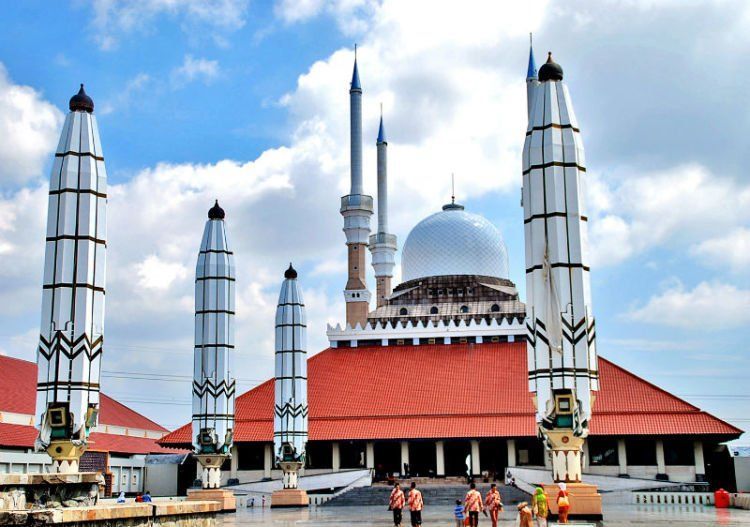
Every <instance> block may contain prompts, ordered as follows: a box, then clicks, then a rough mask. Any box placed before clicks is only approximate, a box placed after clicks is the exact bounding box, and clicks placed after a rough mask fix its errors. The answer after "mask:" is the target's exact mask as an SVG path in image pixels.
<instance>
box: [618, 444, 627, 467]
mask: <svg viewBox="0 0 750 527" xmlns="http://www.w3.org/2000/svg"><path fill="white" fill-rule="evenodd" d="M617 461H618V462H619V464H620V475H621V476H623V475H626V474H627V473H628V451H627V450H626V449H625V439H618V440H617Z"/></svg>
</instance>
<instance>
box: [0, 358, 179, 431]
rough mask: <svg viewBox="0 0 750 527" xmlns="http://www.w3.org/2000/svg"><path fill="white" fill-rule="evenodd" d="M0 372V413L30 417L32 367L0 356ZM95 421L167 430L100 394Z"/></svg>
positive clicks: (33, 381)
mask: <svg viewBox="0 0 750 527" xmlns="http://www.w3.org/2000/svg"><path fill="white" fill-rule="evenodd" d="M0 371H2V372H3V374H2V376H0V412H13V413H17V414H28V415H33V414H34V413H35V406H36V364H35V363H33V362H29V361H26V360H21V359H15V358H13V357H7V356H4V355H0ZM99 422H100V423H101V424H104V425H112V426H122V427H125V428H139V429H141V430H154V431H158V432H168V431H169V430H167V429H166V428H164V427H163V426H161V425H160V424H158V423H155V422H154V421H152V420H151V419H149V418H148V417H145V416H143V415H141V414H139V413H138V412H136V411H135V410H131V409H130V408H128V407H127V406H125V405H124V404H121V403H118V402H117V401H115V400H114V399H112V398H111V397H109V396H107V395H105V394H101V410H100V412H99Z"/></svg>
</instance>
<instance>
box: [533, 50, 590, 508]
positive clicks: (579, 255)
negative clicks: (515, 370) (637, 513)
mask: <svg viewBox="0 0 750 527" xmlns="http://www.w3.org/2000/svg"><path fill="white" fill-rule="evenodd" d="M539 83H540V84H539V86H537V87H536V88H534V90H533V95H534V96H533V104H532V105H531V108H532V113H531V117H530V119H529V124H528V127H527V129H526V142H525V143H524V148H523V209H524V236H525V241H526V295H527V299H526V311H527V318H526V327H527V348H528V370H529V390H530V391H531V392H532V393H533V394H534V401H535V405H536V408H537V422H538V425H539V432H540V435H541V436H542V437H543V438H544V439H545V443H546V446H547V448H548V450H550V451H551V457H552V470H553V478H554V481H555V482H568V483H577V482H580V481H581V468H582V460H581V457H582V446H583V443H584V439H585V438H586V436H587V435H588V433H589V423H590V420H591V407H592V404H593V401H594V395H595V394H594V392H595V391H596V390H598V389H599V373H598V368H597V357H596V348H595V342H594V340H595V338H594V336H595V332H594V315H593V312H592V307H591V285H590V280H589V263H588V235H587V230H588V229H587V214H586V208H585V206H584V198H585V191H584V185H585V178H586V164H585V159H584V154H583V142H582V140H581V133H580V129H579V128H578V122H577V120H576V117H575V114H574V113H573V104H572V102H571V98H570V94H569V92H568V87H567V86H566V85H565V83H564V82H563V70H562V68H561V67H560V66H559V65H558V64H556V63H555V62H554V61H553V60H552V53H550V54H549V57H548V59H547V63H546V64H544V65H543V66H542V67H541V68H540V69H539ZM571 502H575V499H572V500H571ZM572 512H573V511H572Z"/></svg>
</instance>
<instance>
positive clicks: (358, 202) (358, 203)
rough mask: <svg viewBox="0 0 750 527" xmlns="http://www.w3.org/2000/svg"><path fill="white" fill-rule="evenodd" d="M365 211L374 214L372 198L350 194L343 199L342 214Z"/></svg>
mask: <svg viewBox="0 0 750 527" xmlns="http://www.w3.org/2000/svg"><path fill="white" fill-rule="evenodd" d="M359 210H361V211H365V212H367V213H369V214H372V211H373V202H372V196H367V195H366V194H349V195H348V196H342V197H341V214H344V213H346V212H354V211H359Z"/></svg>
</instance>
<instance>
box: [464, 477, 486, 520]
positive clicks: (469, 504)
mask: <svg viewBox="0 0 750 527" xmlns="http://www.w3.org/2000/svg"><path fill="white" fill-rule="evenodd" d="M464 510H465V511H466V512H467V513H468V515H469V526H470V527H477V525H479V513H480V512H482V511H483V510H484V505H482V495H481V494H479V491H478V490H477V484H476V483H474V482H472V483H471V484H470V485H469V492H467V493H466V499H464Z"/></svg>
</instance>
